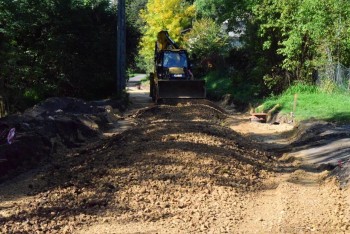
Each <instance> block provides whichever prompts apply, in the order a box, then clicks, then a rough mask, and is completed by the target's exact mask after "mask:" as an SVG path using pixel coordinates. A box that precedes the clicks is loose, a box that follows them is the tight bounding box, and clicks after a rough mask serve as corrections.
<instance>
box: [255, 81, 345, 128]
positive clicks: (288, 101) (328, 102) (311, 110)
mask: <svg viewBox="0 0 350 234" xmlns="http://www.w3.org/2000/svg"><path fill="white" fill-rule="evenodd" d="M295 95H297V97H296V106H295V109H294V105H295V104H294V101H295ZM277 104H279V105H280V112H281V113H285V114H287V113H290V112H294V116H295V118H296V119H297V120H299V121H301V120H307V119H311V118H314V119H318V120H326V121H335V122H350V94H349V92H347V91H340V90H335V91H333V92H329V90H322V89H320V88H318V87H316V86H310V85H303V84H297V85H294V86H291V87H290V88H289V89H288V90H286V91H285V92H284V93H283V94H281V95H279V96H274V97H270V98H268V99H266V100H265V101H264V102H263V105H262V106H261V107H262V109H263V111H267V110H269V109H271V108H273V107H274V106H275V105H277Z"/></svg>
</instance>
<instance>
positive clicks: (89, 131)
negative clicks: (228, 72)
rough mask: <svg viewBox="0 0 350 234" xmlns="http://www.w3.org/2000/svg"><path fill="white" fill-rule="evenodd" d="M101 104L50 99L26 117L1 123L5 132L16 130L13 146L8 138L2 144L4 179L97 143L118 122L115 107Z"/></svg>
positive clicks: (74, 99) (18, 115)
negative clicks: (61, 152) (69, 150)
mask: <svg viewBox="0 0 350 234" xmlns="http://www.w3.org/2000/svg"><path fill="white" fill-rule="evenodd" d="M98 104H99V103H94V102H90V103H89V102H84V101H83V100H79V99H76V98H50V99H47V100H46V101H44V102H42V103H40V104H38V105H36V106H34V107H33V108H30V109H28V110H26V111H25V112H24V113H23V114H17V115H11V116H8V117H6V118H2V119H0V125H2V126H5V127H3V128H2V130H3V131H5V132H6V131H8V130H9V129H10V128H15V130H16V135H15V140H14V142H13V144H8V143H7V142H6V140H5V139H4V138H3V139H2V141H1V144H0V155H1V159H2V160H1V161H3V162H1V163H0V176H3V175H5V174H8V172H9V171H16V169H17V168H18V167H19V166H25V167H27V168H28V167H32V166H35V165H36V164H38V162H39V161H40V160H41V159H43V158H46V159H48V158H50V155H52V154H54V153H57V151H58V150H64V149H66V148H72V147H78V146H81V145H82V144H83V143H86V142H87V141H90V140H93V139H97V138H98V136H99V135H100V133H101V131H103V130H105V129H108V128H109V126H108V125H109V124H111V123H113V121H116V117H115V116H114V113H113V108H112V107H111V106H109V105H104V106H103V105H101V106H100V105H98ZM0 130H1V129H0Z"/></svg>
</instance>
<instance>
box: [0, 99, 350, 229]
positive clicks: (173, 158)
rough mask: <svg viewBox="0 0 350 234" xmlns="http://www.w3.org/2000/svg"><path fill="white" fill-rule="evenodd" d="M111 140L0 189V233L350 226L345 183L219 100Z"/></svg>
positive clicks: (153, 110) (150, 116)
mask: <svg viewBox="0 0 350 234" xmlns="http://www.w3.org/2000/svg"><path fill="white" fill-rule="evenodd" d="M130 118H132V119H133V121H134V122H135V123H136V125H135V126H134V127H132V128H130V129H129V130H126V131H124V132H123V133H120V134H118V135H116V136H113V137H110V138H108V139H103V140H99V141H97V142H94V143H89V144H87V145H85V146H83V147H80V148H77V149H72V150H68V151H62V152H57V153H56V155H55V156H54V157H53V158H52V161H51V162H50V163H47V164H44V165H42V166H39V167H38V168H37V169H35V170H33V171H30V172H27V173H25V174H21V175H20V176H18V177H16V178H14V179H12V180H9V181H6V182H4V183H2V184H1V185H0V233H26V232H27V233H312V232H314V233H334V232H335V233H341V232H350V225H349V224H350V209H349V205H350V200H349V191H348V189H347V188H341V187H340V186H339V183H338V181H337V180H336V179H335V178H333V177H329V176H328V174H329V173H328V172H327V171H320V170H318V169H317V168H314V167H312V166H310V167H305V166H304V167H301V166H300V164H299V163H297V162H295V161H289V160H279V159H278V158H279V156H280V155H276V154H274V153H272V152H267V151H265V150H263V148H262V147H260V146H259V144H257V143H252V142H251V141H250V140H249V139H248V138H245V137H243V136H242V135H240V134H239V133H237V132H235V131H233V130H232V129H230V128H229V127H227V126H226V124H225V120H227V115H226V114H224V113H222V111H221V110H219V109H215V108H214V107H213V106H207V105H200V104H195V105H191V104H179V105H169V106H167V105H160V106H152V107H149V108H145V109H142V110H139V111H138V112H137V113H136V114H134V115H133V116H131V117H130Z"/></svg>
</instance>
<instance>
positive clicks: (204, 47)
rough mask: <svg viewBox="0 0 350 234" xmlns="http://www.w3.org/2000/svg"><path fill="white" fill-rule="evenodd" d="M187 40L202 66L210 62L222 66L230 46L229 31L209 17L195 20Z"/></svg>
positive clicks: (190, 50)
mask: <svg viewBox="0 0 350 234" xmlns="http://www.w3.org/2000/svg"><path fill="white" fill-rule="evenodd" d="M185 41H186V46H187V48H188V49H189V52H190V53H191V54H192V56H193V57H195V60H196V61H197V62H198V63H200V64H201V67H202V68H204V67H207V65H208V63H209V64H210V65H211V66H214V67H216V66H219V65H221V66H222V65H223V64H224V57H225V56H227V55H228V51H229V48H230V47H229V38H228V34H227V32H225V31H223V29H222V27H221V26H220V25H218V24H216V23H215V21H214V20H212V19H209V18H203V19H200V20H198V21H196V22H194V24H193V28H192V29H191V31H190V32H189V33H187V34H186V36H185ZM205 63H207V64H205Z"/></svg>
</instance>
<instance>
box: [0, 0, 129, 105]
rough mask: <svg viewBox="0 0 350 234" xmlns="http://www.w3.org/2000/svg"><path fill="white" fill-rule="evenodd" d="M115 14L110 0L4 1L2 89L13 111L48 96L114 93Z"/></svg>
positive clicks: (0, 7)
mask: <svg viewBox="0 0 350 234" xmlns="http://www.w3.org/2000/svg"><path fill="white" fill-rule="evenodd" d="M115 13H116V9H115V8H114V7H113V6H112V5H111V4H110V1H108V0H77V1H73V0H61V1H56V0H18V1H12V0H3V1H0V49H1V50H0V55H1V56H0V67H1V69H0V93H1V95H3V96H5V98H6V100H7V101H6V102H7V105H8V106H9V107H10V109H12V111H14V110H18V109H23V108H25V107H26V106H27V105H30V104H33V102H37V101H39V100H41V99H44V98H46V97H50V96H73V97H80V98H87V99H95V98H104V97H108V96H111V95H112V94H113V92H114V91H115V88H114V87H115V70H116V69H115V66H116V52H115V51H116V14H115ZM127 30H128V31H129V32H131V33H132V32H133V30H134V29H133V28H131V27H130V25H128V26H127ZM134 44H135V45H134V46H135V47H136V43H134Z"/></svg>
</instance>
